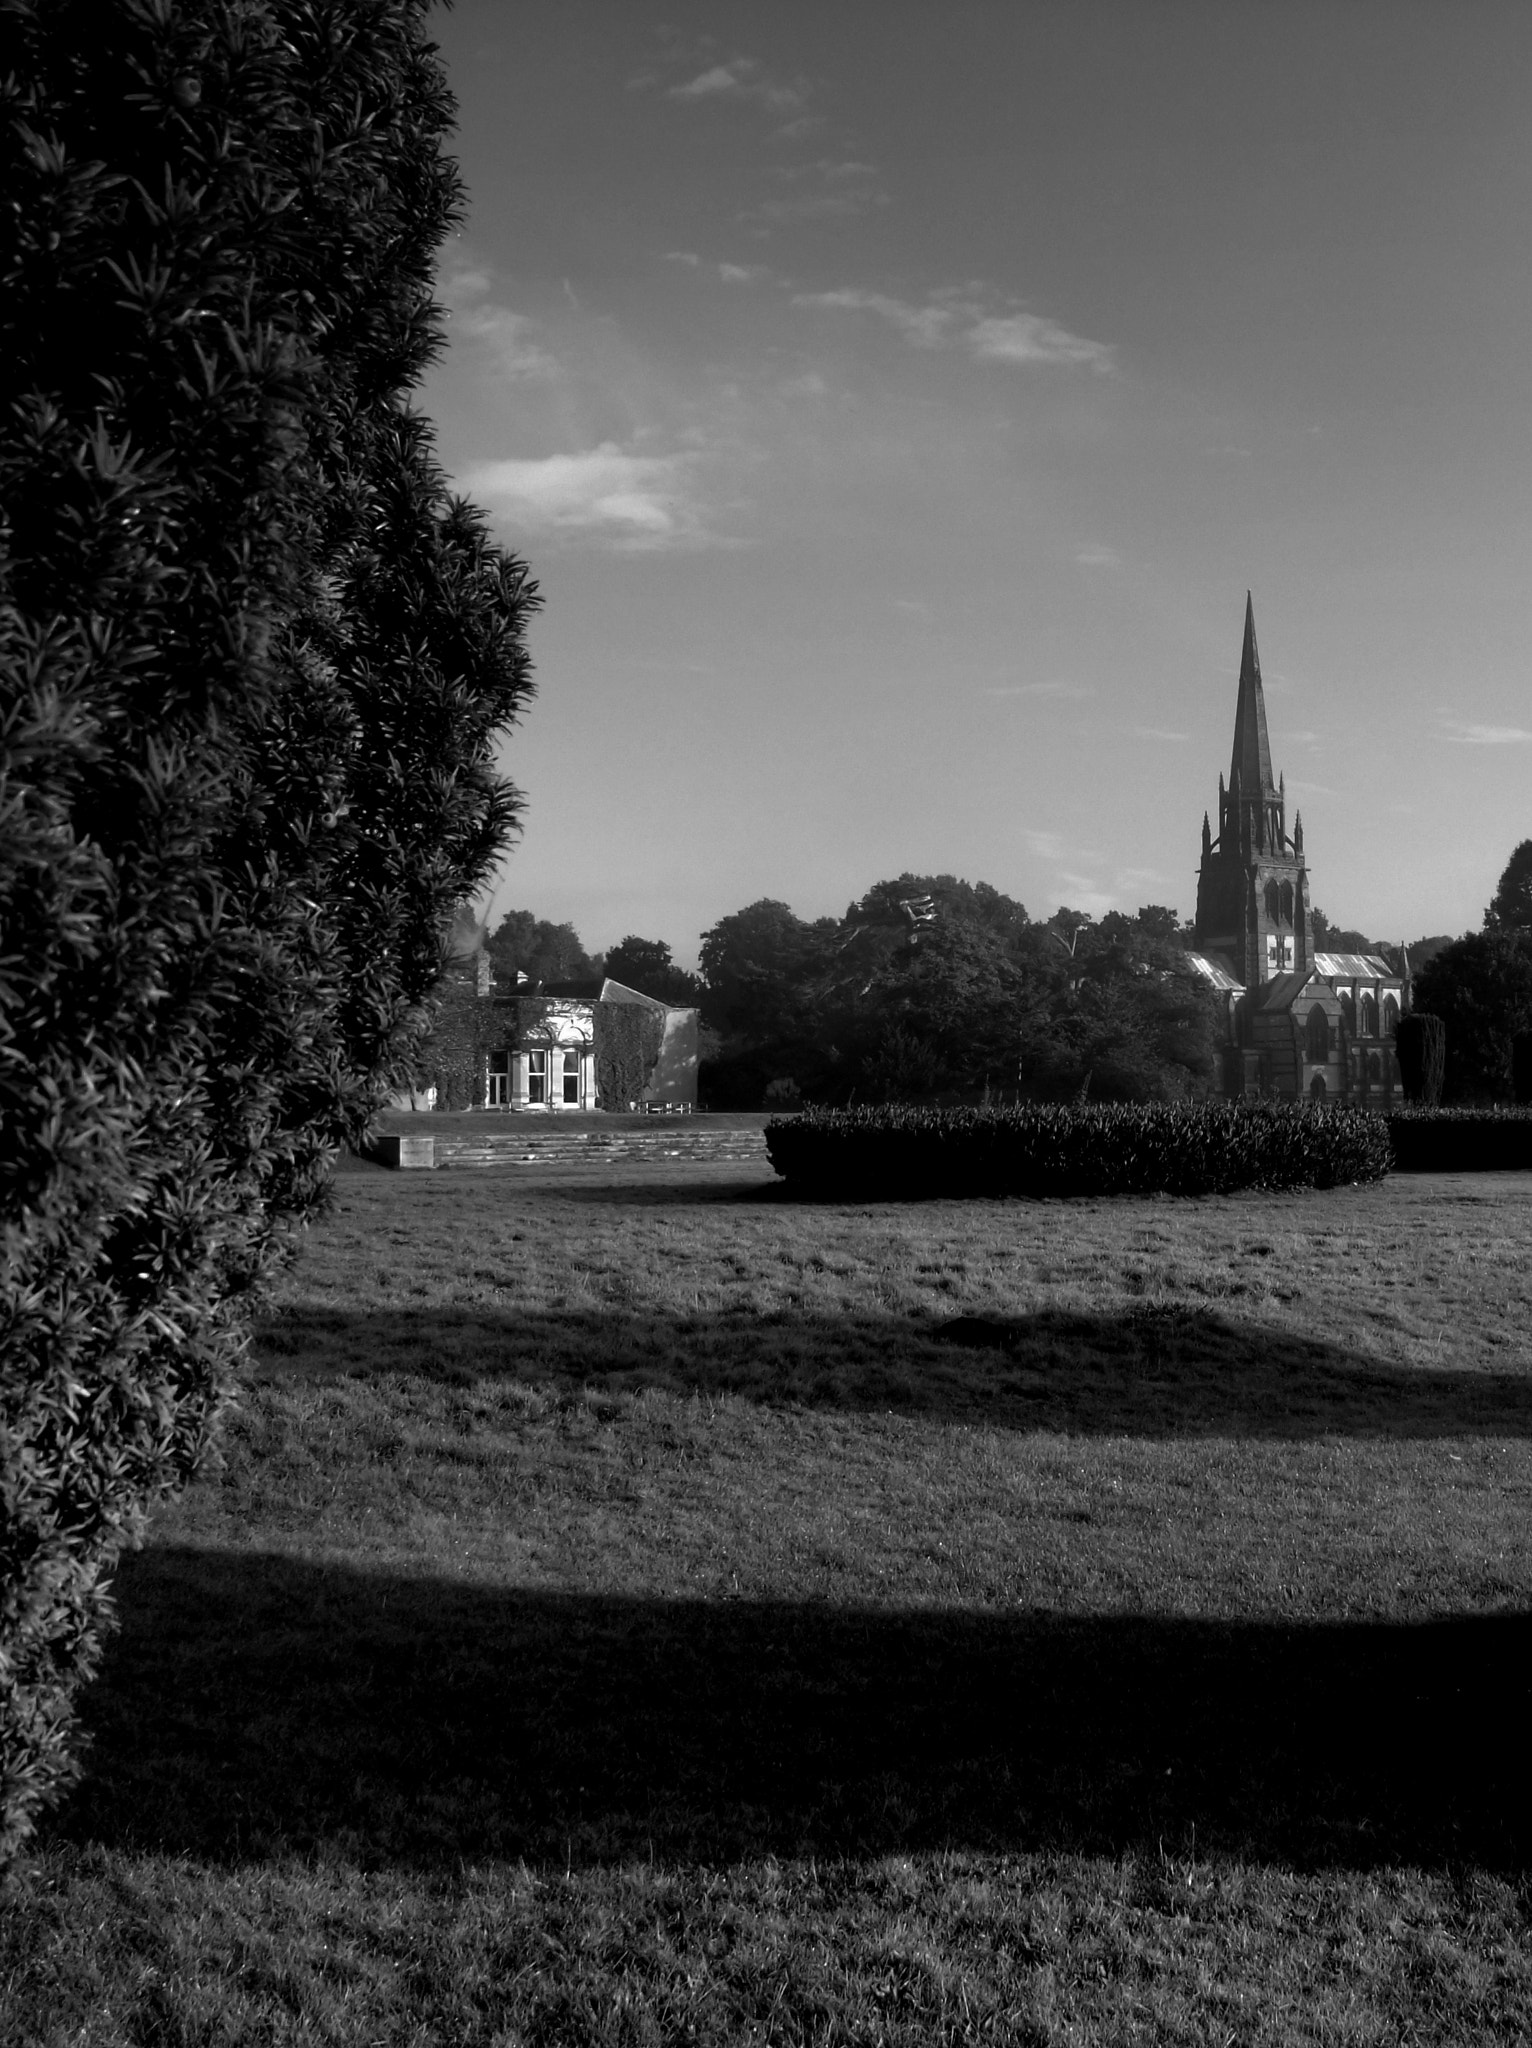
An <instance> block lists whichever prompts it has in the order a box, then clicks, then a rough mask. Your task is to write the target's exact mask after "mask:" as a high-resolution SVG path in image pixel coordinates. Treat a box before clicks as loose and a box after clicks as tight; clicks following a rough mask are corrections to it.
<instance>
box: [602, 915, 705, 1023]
mask: <svg viewBox="0 0 1532 2048" xmlns="http://www.w3.org/2000/svg"><path fill="white" fill-rule="evenodd" d="M606 971H607V973H608V974H609V975H610V976H611V978H612V980H613V981H620V982H621V983H622V985H623V987H624V988H636V989H637V990H638V992H639V994H640V995H641V996H653V998H654V1000H655V1001H656V1002H657V1003H673V1004H674V1005H675V1006H676V1007H677V1008H678V1009H688V1008H690V1007H691V1006H692V1005H694V1004H695V1003H696V1001H697V999H698V996H699V995H700V993H701V990H700V987H699V985H698V982H697V978H696V976H695V975H693V974H688V973H687V972H686V970H685V968H684V967H677V965H676V964H675V962H674V961H673V960H672V959H671V957H670V947H669V946H668V945H667V944H666V942H665V941H664V939H641V938H639V937H637V936H636V935H635V934H634V933H632V932H630V933H629V934H628V936H627V937H626V938H625V939H623V940H621V941H620V942H619V943H618V944H617V945H615V946H613V948H612V950H611V952H610V953H608V954H607V956H606Z"/></svg>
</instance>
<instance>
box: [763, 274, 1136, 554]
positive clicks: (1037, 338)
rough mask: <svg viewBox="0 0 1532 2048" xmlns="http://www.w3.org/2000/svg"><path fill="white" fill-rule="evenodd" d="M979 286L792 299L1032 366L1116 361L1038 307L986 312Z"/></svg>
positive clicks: (924, 341)
mask: <svg viewBox="0 0 1532 2048" xmlns="http://www.w3.org/2000/svg"><path fill="white" fill-rule="evenodd" d="M979 289H980V288H979V287H977V286H968V287H964V288H957V287H949V288H947V289H945V290H942V291H935V292H932V293H930V294H929V296H928V297H927V298H926V299H925V300H924V301H923V302H922V303H920V304H918V305H917V304H914V303H912V302H911V301H910V300H908V299H898V298H894V297H893V296H891V294H889V293H888V292H874V291H865V290H861V289H859V288H858V287H855V286H849V285H846V286H841V287H839V288H837V289H836V290H834V291H822V292H798V293H795V295H794V297H793V304H794V305H795V306H822V307H827V308H838V309H840V310H842V311H845V312H857V313H875V314H877V316H878V317H879V319H881V320H886V321H888V323H889V324H890V326H892V327H895V328H897V329H898V331H899V332H900V333H901V334H902V335H903V336H904V338H905V340H906V341H910V342H913V343H914V344H915V345H916V346H917V347H919V348H937V347H940V346H942V345H943V344H945V343H947V342H956V341H961V342H962V343H963V344H964V346H966V347H967V348H968V349H969V350H971V352H972V353H973V354H974V355H975V356H976V357H977V358H978V359H979V360H980V361H981V362H991V363H1018V364H1022V365H1027V366H1032V365H1037V364H1045V363H1046V364H1053V363H1064V364H1071V365H1074V366H1076V367H1080V366H1082V365H1083V366H1085V367H1088V368H1090V369H1093V370H1110V369H1111V368H1112V367H1113V350H1112V348H1111V346H1110V345H1109V344H1108V343H1106V342H1104V341H1087V340H1085V339H1084V337H1083V336H1081V335H1078V334H1071V333H1070V332H1069V330H1068V329H1067V328H1064V327H1060V326H1059V325H1058V323H1057V322H1056V321H1053V320H1044V319H1042V318H1041V317H1040V316H1039V315H1037V314H1035V313H1013V314H1004V315H1001V314H993V313H985V312H984V311H983V308H982V302H981V301H980V300H979V299H978V298H977V297H976V294H977V292H978V290H979ZM1076 559H1077V560H1079V561H1082V562H1086V563H1090V564H1094V565H1098V566H1106V565H1108V564H1111V565H1115V564H1116V562H1117V559H1118V558H1117V556H1116V554H1115V553H1114V552H1113V550H1112V549H1110V548H1100V549H1086V550H1085V551H1084V552H1083V553H1082V554H1081V555H1079V556H1078V557H1077V558H1076Z"/></svg>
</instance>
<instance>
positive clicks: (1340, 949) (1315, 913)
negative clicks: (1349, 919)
mask: <svg viewBox="0 0 1532 2048" xmlns="http://www.w3.org/2000/svg"><path fill="white" fill-rule="evenodd" d="M1309 929H1310V931H1311V932H1312V933H1313V935H1314V949H1315V951H1316V952H1319V953H1381V954H1383V955H1384V957H1385V958H1387V959H1389V960H1390V961H1392V960H1393V958H1394V954H1395V950H1396V949H1395V948H1394V947H1392V946H1387V945H1385V944H1383V942H1382V941H1381V940H1379V939H1370V938H1368V936H1367V934H1366V932H1360V931H1355V930H1353V929H1351V928H1349V927H1347V926H1344V925H1335V924H1331V922H1330V920H1329V918H1327V917H1326V916H1325V914H1324V912H1323V911H1322V910H1318V909H1315V910H1311V911H1310V912H1309Z"/></svg>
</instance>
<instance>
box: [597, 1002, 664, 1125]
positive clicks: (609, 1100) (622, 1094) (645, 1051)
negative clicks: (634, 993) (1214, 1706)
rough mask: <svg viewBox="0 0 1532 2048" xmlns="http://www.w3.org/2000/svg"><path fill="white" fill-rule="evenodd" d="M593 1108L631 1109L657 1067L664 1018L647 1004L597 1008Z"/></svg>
mask: <svg viewBox="0 0 1532 2048" xmlns="http://www.w3.org/2000/svg"><path fill="white" fill-rule="evenodd" d="M595 1032H596V1042H595V1048H594V1050H595V1063H596V1107H597V1108H598V1109H610V1110H624V1109H631V1108H632V1107H633V1105H634V1104H635V1103H636V1102H638V1101H639V1100H640V1099H641V1097H642V1095H643V1092H644V1090H645V1089H646V1088H647V1087H648V1085H649V1082H650V1079H651V1077H652V1076H653V1073H654V1070H655V1068H656V1066H657V1065H658V1064H659V1058H660V1047H661V1045H662V1043H663V1042H664V1037H665V1019H664V1017H663V1016H662V1015H661V1014H660V1012H659V1011H658V1010H651V1009H650V1008H649V1006H648V1004H647V1003H597V1005H596V1026H595Z"/></svg>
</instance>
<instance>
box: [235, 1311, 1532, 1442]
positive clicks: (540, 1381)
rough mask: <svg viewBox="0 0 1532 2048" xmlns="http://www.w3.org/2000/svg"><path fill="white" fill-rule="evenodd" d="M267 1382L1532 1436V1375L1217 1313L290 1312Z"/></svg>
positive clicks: (996, 1417) (1272, 1433)
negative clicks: (419, 1383) (370, 1382)
mask: <svg viewBox="0 0 1532 2048" xmlns="http://www.w3.org/2000/svg"><path fill="white" fill-rule="evenodd" d="M253 1370H254V1374H255V1377H256V1378H258V1379H262V1378H264V1379H269V1380H274V1381H279V1382H280V1381H282V1380H292V1379H324V1378H327V1377H332V1376H349V1375H362V1376H372V1375H375V1374H392V1373H408V1374H411V1375H413V1376H423V1377H426V1378H434V1379H438V1380H442V1381H446V1382H448V1383H450V1384H456V1385H462V1386H471V1385H475V1384H478V1383H481V1382H483V1381H493V1380H497V1379H498V1380H504V1379H519V1380H522V1381H525V1382H526V1383H528V1384H533V1385H537V1386H539V1387H550V1386H552V1387H564V1388H571V1389H573V1388H586V1387H589V1388H594V1389H597V1390H601V1391H605V1392H609V1393H629V1394H631V1393H637V1392H639V1391H641V1390H643V1389H664V1390H665V1391H668V1392H671V1393H676V1394H682V1395H687V1394H705V1395H721V1394H734V1395H738V1396H740V1397H742V1398H744V1399H748V1400H756V1401H763V1402H771V1403H776V1404H800V1405H803V1406H808V1407H815V1408H832V1409H843V1410H847V1411H860V1412H877V1413H884V1412H886V1411H888V1410H895V1411H898V1412H901V1413H909V1414H927V1415H931V1416H933V1417H936V1418H938V1419H941V1420H946V1421H953V1422H968V1423H984V1424H989V1425H992V1426H995V1427H1001V1428H1014V1429H1032V1430H1036V1429H1047V1430H1061V1431H1068V1432H1071V1433H1075V1434H1087V1435H1090V1434H1100V1435H1107V1436H1118V1435H1122V1434H1124V1433H1131V1434H1134V1435H1141V1436H1144V1435H1147V1436H1180V1437H1209V1436H1219V1437H1223V1436H1249V1437H1271V1438H1287V1439H1292V1438H1310V1437H1317V1436H1328V1435H1341V1436H1366V1437H1394V1438H1420V1437H1442V1436H1494V1437H1513V1436H1527V1435H1532V1372H1521V1373H1508V1372H1507V1373H1502V1372H1486V1371H1476V1370H1465V1371H1451V1370H1446V1369H1442V1368H1439V1367H1426V1366H1418V1367H1417V1366H1400V1365H1391V1364H1387V1363H1384V1362H1382V1361H1380V1360H1377V1359H1367V1358H1358V1357H1357V1356H1356V1355H1355V1354H1354V1353H1351V1352H1348V1351H1346V1350H1344V1349H1342V1348H1341V1347H1339V1346H1337V1345H1333V1344H1330V1343H1327V1342H1322V1341H1318V1340H1316V1339H1313V1338H1308V1337H1300V1336H1297V1335H1295V1334H1293V1333H1292V1332H1289V1331H1284V1330H1280V1329H1272V1328H1270V1327H1269V1326H1265V1325H1262V1324H1260V1323H1255V1322H1244V1321H1241V1320H1239V1319H1237V1318H1235V1317H1231V1316H1226V1315H1223V1314H1220V1313H1218V1312H1215V1311H1211V1310H1196V1309H1190V1308H1186V1307H1183V1306H1172V1307H1168V1308H1161V1307H1158V1306H1145V1307H1143V1308H1140V1309H1130V1310H1127V1311H1125V1312H1122V1313H1117V1314H1086V1313H1072V1312H1068V1311H1064V1310H1045V1311H1043V1312H1040V1313H1038V1314H1035V1315H1027V1316H1016V1317H1009V1318H1006V1319H1004V1320H1003V1321H997V1322H984V1321H981V1320H979V1319H976V1318H973V1317H968V1316H964V1317H952V1318H946V1319H943V1318H938V1317H932V1318H928V1319H922V1318H917V1317H911V1316H894V1315H887V1314H884V1315H879V1314H872V1313H840V1314H831V1313H823V1312H816V1313H809V1312H776V1313H771V1314H765V1315H762V1314H757V1313H753V1312H751V1311H749V1310H746V1309H740V1310H729V1311H723V1312H719V1313H701V1312H699V1313H696V1314H690V1315H679V1316H677V1315H666V1314H664V1313H662V1312H659V1311H656V1310H654V1309H645V1310H643V1311H642V1312H634V1311H627V1310H624V1309H621V1308H618V1307H612V1308H596V1307H592V1308H577V1307H571V1308H568V1309H563V1310H551V1311H550V1310H542V1311H538V1312H536V1313H531V1312H529V1313H526V1314H518V1313H516V1312H514V1311H511V1310H504V1311H501V1310H496V1309H488V1308H486V1309H462V1310H453V1309H438V1308H433V1309H429V1310H409V1309H392V1310H389V1311H388V1312H386V1313H384V1312H377V1313H371V1314H361V1313H354V1312H352V1311H349V1310H340V1309H331V1308H327V1307H320V1306H317V1305H316V1306H307V1305H304V1304H302V1303H298V1304H293V1305H290V1306H289V1307H287V1308H286V1309H284V1310H283V1311H282V1313H281V1314H280V1315H277V1316H273V1317H270V1318H268V1319H267V1321H266V1322H264V1323H263V1324H262V1325H261V1326H260V1328H259V1330H258V1331H257V1337H256V1347H255V1355H254V1361H253Z"/></svg>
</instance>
